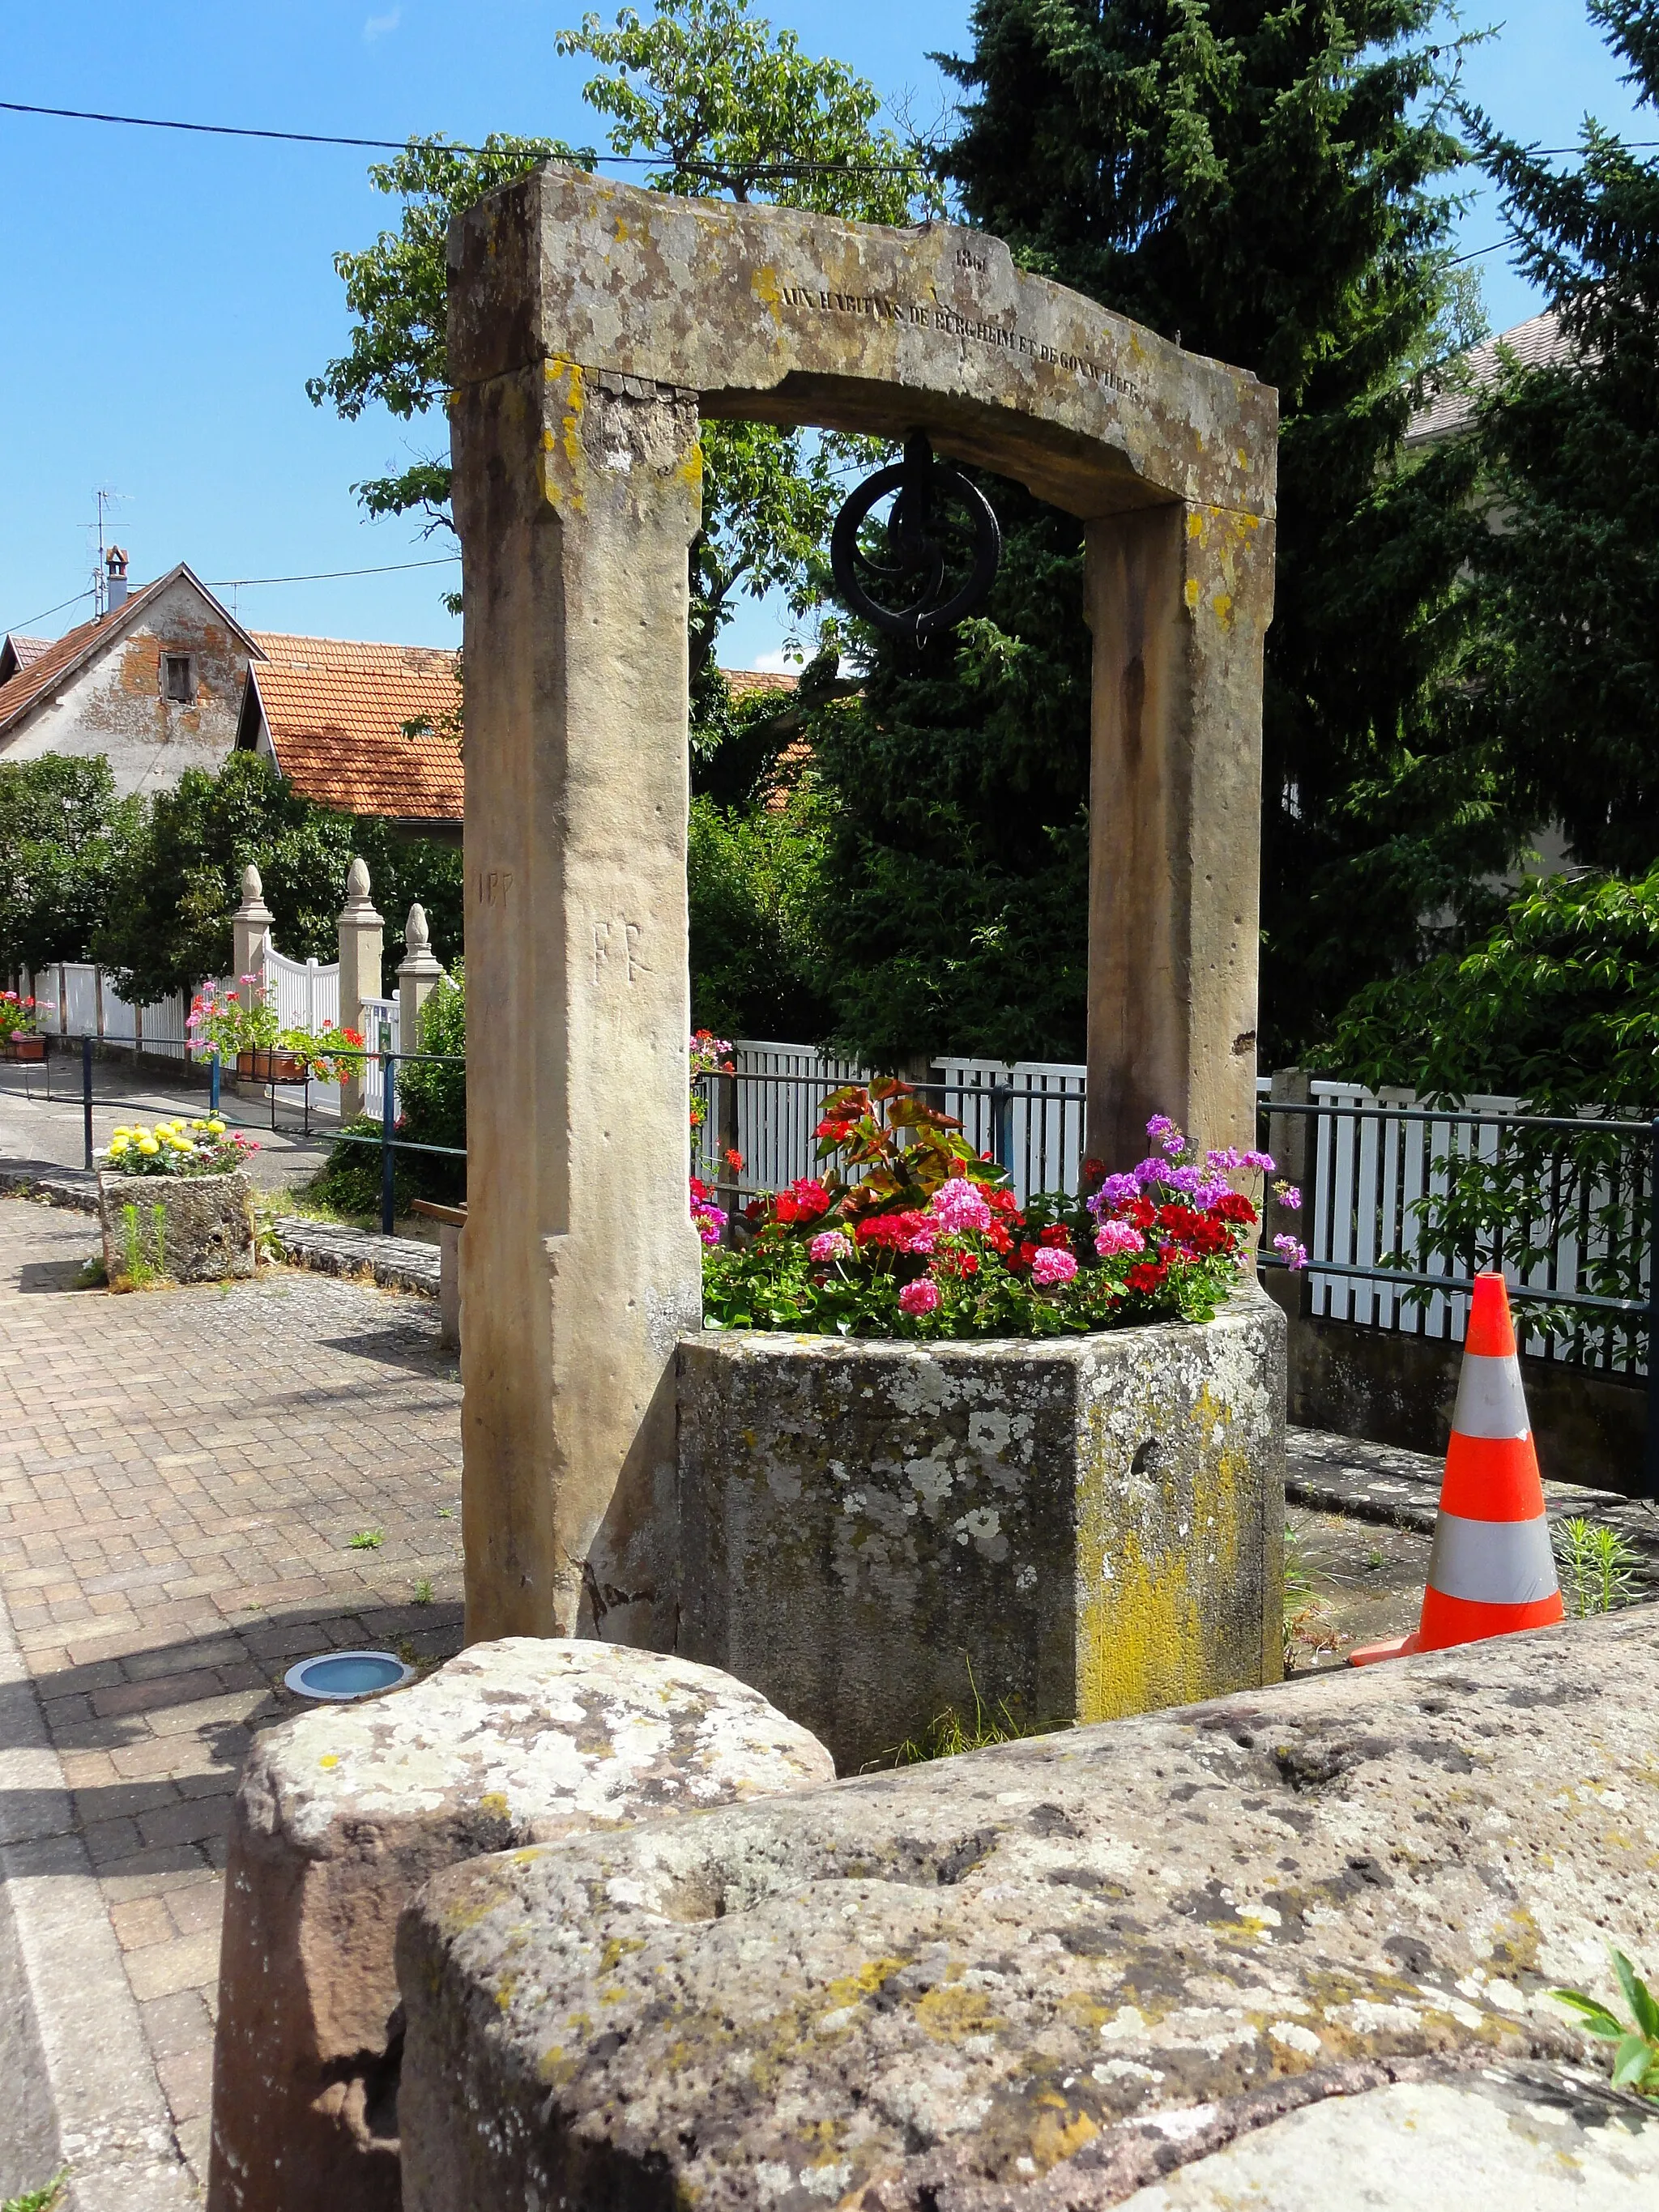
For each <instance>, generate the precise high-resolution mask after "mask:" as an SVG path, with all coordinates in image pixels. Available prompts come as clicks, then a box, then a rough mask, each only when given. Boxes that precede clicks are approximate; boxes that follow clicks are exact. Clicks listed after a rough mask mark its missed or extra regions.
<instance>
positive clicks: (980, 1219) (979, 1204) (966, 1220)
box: [927, 1176, 991, 1235]
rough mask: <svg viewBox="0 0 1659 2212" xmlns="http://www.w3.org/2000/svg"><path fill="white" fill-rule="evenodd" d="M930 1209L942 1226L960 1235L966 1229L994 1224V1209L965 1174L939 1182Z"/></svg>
mask: <svg viewBox="0 0 1659 2212" xmlns="http://www.w3.org/2000/svg"><path fill="white" fill-rule="evenodd" d="M927 1211H928V1212H929V1214H930V1215H931V1216H932V1217H933V1219H934V1220H935V1221H936V1222H938V1224H939V1227H940V1228H941V1229H944V1230H948V1231H951V1233H952V1234H955V1235H960V1233H961V1232H962V1231H963V1230H964V1229H976V1230H979V1231H985V1230H987V1229H988V1228H989V1227H990V1225H991V1209H990V1207H989V1206H987V1204H986V1203H985V1200H984V1199H983V1198H982V1197H981V1195H980V1193H979V1191H978V1190H977V1189H976V1188H975V1186H974V1185H973V1184H972V1183H971V1182H969V1180H968V1178H967V1176H951V1180H950V1181H949V1182H946V1183H943V1184H941V1185H940V1187H939V1189H938V1190H936V1191H935V1192H934V1193H933V1197H932V1199H931V1200H929V1202H928V1206H927Z"/></svg>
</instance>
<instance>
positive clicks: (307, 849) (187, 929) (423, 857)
mask: <svg viewBox="0 0 1659 2212" xmlns="http://www.w3.org/2000/svg"><path fill="white" fill-rule="evenodd" d="M358 854H361V855H362V859H363V860H365V861H366V862H367V863H368V872H369V880H370V883H371V885H372V886H373V890H374V898H375V901H376V902H377V904H378V905H379V907H380V911H381V913H383V914H384V915H386V918H387V921H388V922H389V924H390V925H391V927H390V931H389V935H391V936H392V937H394V938H395V936H396V934H397V932H398V928H399V927H400V925H401V922H402V919H403V916H404V914H406V913H407V911H408V909H409V907H410V903H411V902H413V901H414V900H416V899H419V900H420V901H421V902H422V904H423V905H424V906H425V908H426V910H427V919H428V922H429V923H430V925H431V930H432V947H433V951H435V952H436V953H437V955H438V957H439V958H440V959H441V960H444V961H446V962H453V961H454V960H456V959H457V958H459V954H460V950H461V945H460V937H461V903H462V876H461V856H460V854H459V851H457V850H455V849H454V848H452V847H448V846H443V845H439V844H437V843H435V842H433V841H432V840H431V839H428V838H416V839H410V840H404V839H402V838H400V837H399V836H398V834H397V832H396V831H395V830H394V829H392V824H391V823H389V822H386V821H385V820H383V819H381V818H380V817H374V816H354V815H350V814H339V813H336V812H334V811H332V810H331V808H328V807H325V806H316V805H313V804H312V803H311V801H310V800H308V799H302V798H301V796H300V794H299V793H297V792H296V791H295V789H294V787H293V786H292V785H291V784H289V783H288V782H287V781H285V780H284V779H283V777H282V776H280V775H278V774H277V773H276V769H274V768H273V767H272V765H271V763H270V762H269V761H267V760H264V759H262V758H261V757H259V756H258V754H256V753H252V752H234V753H233V754H232V755H231V757H230V758H229V759H228V761H227V762H226V763H225V765H224V767H223V768H222V769H220V770H219V771H218V772H217V774H216V775H209V774H208V773H207V772H206V770H205V769H186V770H185V773H184V775H181V776H180V777H179V781H178V783H177V785H176V786H175V787H174V788H173V790H172V791H167V792H161V793H158V794H157V796H156V798H155V800H154V802H153V804H152V806H151V810H150V814H149V821H148V823H147V824H146V825H145V826H144V829H143V834H142V835H140V836H137V837H135V838H134V839H133V840H132V842H131V844H130V845H129V846H128V847H127V848H126V849H125V853H124V854H123V856H122V860H121V863H120V866H119V867H118V870H117V871H116V872H115V875H114V878H113V882H112V890H111V896H110V899H109V902H108V909H107V915H106V920H105V921H104V922H103V925H102V927H100V929H99V930H98V931H97V932H96V933H94V940H93V957H94V958H95V959H97V960H99V961H100V962H101V963H103V965H104V966H105V967H106V968H107V969H109V970H110V971H111V973H112V975H113V977H114V979H115V984H116V987H117V989H118V991H119V992H120V994H121V995H122V996H123V997H124V998H125V999H129V1000H132V999H142V1000H155V999H160V998H165V997H166V996H167V994H168V993H169V992H173V991H182V992H185V993H186V994H188V993H189V992H191V991H192V990H193V989H194V988H195V987H196V986H197V984H198V983H200V982H202V981H204V980H205V979H206V978H208V977H210V976H216V975H224V974H226V973H227V971H228V968H229V965H230V958H231V930H230V915H231V912H232V910H233V908H234V907H235V906H236V905H237V904H238V903H239V902H240V898H241V878H242V871H243V869H244V868H246V866H247V865H248V863H249V862H250V861H252V862H253V864H254V865H255V866H257V867H258V870H259V873H260V878H261V881H262V882H263V884H264V895H265V902H266V904H267V905H268V906H269V907H270V910H271V913H272V914H273V915H275V917H276V923H275V927H274V929H273V931H272V935H273V937H274V938H275V939H276V945H277V948H278V950H279V951H283V952H284V953H286V954H287V955H288V957H289V958H290V959H304V958H306V957H308V956H309V957H316V958H318V959H319V960H332V959H333V958H334V957H336V955H337V947H338V935H337V927H336V925H337V919H338V915H339V911H340V906H341V902H342V901H343V898H344V896H345V880H346V873H347V871H348V870H349V867H350V866H351V862H352V860H353V858H354V856H356V855H358Z"/></svg>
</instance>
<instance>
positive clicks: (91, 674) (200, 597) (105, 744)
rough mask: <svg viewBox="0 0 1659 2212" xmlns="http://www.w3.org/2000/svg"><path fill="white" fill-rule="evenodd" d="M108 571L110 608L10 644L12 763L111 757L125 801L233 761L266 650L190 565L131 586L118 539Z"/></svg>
mask: <svg viewBox="0 0 1659 2212" xmlns="http://www.w3.org/2000/svg"><path fill="white" fill-rule="evenodd" d="M107 567H108V605H107V606H106V610H105V611H104V612H103V613H102V614H100V615H97V616H94V618H93V619H92V621H90V622H84V623H77V624H76V627H75V628H74V629H71V630H68V631H66V632H65V633H64V635H63V636H62V637H60V638H57V639H54V640H52V641H46V640H45V639H42V638H33V637H21V636H16V635H13V636H9V637H8V638H7V639H6V641H5V643H4V646H3V647H0V761H16V760H33V759H35V758H37V757H39V756H40V754H41V753H70V754H73V755H76V756H78V757H81V758H83V759H84V758H86V757H89V756H93V755H98V754H101V755H103V757H105V758H106V760H107V761H108V762H109V764H110V767H111V769H112V771H113V774H114V777H115V788H116V791H117V792H118V793H119V794H120V795H122V796H123V797H125V795H126V794H128V793H131V792H144V793H154V792H156V791H165V790H167V789H169V788H170V787H172V786H173V785H174V784H176V783H177V782H178V781H179V777H180V776H181V775H183V774H184V772H185V769H187V768H202V769H218V768H220V767H222V765H223V763H224V761H225V759H226V757H227V756H228V753H229V751H230V749H231V746H232V744H233V743H234V739H235V735H236V720H237V715H238V713H239V711H240V705H241V696H242V687H243V683H244V680H245V678H246V674H247V670H248V666H249V664H250V662H251V661H252V659H254V657H255V655H256V654H257V653H258V647H257V646H256V645H255V644H254V641H253V639H252V635H250V634H249V632H248V631H246V630H245V629H243V628H242V626H241V624H240V623H239V622H238V621H237V620H236V617H234V615H233V614H231V613H230V612H229V611H228V609H226V608H225V607H223V606H222V605H220V603H219V601H218V600H217V599H215V598H214V596H213V594H212V592H210V591H209V589H208V588H207V586H206V585H205V584H204V583H203V582H202V580H201V579H200V578H199V577H198V576H197V575H196V574H193V572H192V571H191V569H190V568H189V567H188V566H187V565H186V564H185V562H182V561H181V562H179V564H178V566H177V567H176V568H170V569H168V571H167V574H165V575H164V576H158V577H157V578H156V579H155V581H154V582H153V583H149V584H143V585H140V586H137V587H136V588H135V589H133V590H131V591H130V590H129V589H128V588H127V574H126V572H127V561H126V556H125V553H123V552H122V551H121V550H120V549H119V548H118V547H115V548H112V550H111V552H110V554H109V556H108V562H107Z"/></svg>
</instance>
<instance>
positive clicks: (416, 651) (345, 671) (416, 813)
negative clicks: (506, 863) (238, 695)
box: [248, 630, 464, 822]
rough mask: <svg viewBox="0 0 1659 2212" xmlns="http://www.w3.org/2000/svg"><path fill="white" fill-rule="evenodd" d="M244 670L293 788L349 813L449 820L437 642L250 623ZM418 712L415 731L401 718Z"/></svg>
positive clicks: (445, 680) (444, 691) (452, 780)
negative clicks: (251, 648)
mask: <svg viewBox="0 0 1659 2212" xmlns="http://www.w3.org/2000/svg"><path fill="white" fill-rule="evenodd" d="M254 641H255V643H256V644H257V645H258V647H259V649H260V651H261V652H262V653H264V655H265V659H264V660H263V661H257V662H255V663H254V665H253V666H252V668H250V669H249V671H248V683H249V685H250V687H251V689H252V690H253V691H254V692H255V694H256V695H257V696H258V703H259V707H260V709H261V711H262V712H263V714H264V722H265V727H266V729H267V731H268V732H270V743H271V750H272V751H273V752H274V753H275V754H276V765H277V767H278V768H279V769H281V770H282V772H283V775H285V776H287V777H288V779H289V781H290V782H291V783H292V784H293V785H294V787H295V790H296V791H298V792H300V793H301V794H302V795H303V796H304V797H305V798H307V799H314V800H316V801H317V802H318V803H319V805H325V806H337V807H339V808H341V809H342V810H343V811H344V812H346V813H349V814H382V815H386V816H388V817H391V818H392V820H394V821H404V822H414V821H421V822H459V820H460V819H461V817H462V814H463V811H464V805H463V793H464V785H463V781H462V775H461V752H460V747H459V744H457V742H456V740H455V738H453V737H449V736H447V735H445V734H444V732H445V727H446V725H447V723H450V722H453V719H454V716H455V714H456V712H457V710H458V709H459V706H460V692H459V687H458V685H457V683H456V669H457V665H458V656H457V655H456V654H455V653H447V652H445V651H444V650H443V649H442V648H441V647H437V646H427V645H359V644H355V643H351V642H349V641H346V640H343V639H341V638H332V637H290V636H287V635H282V634H281V633H276V632H271V631H265V630H260V631H256V632H255V635H254ZM420 720H425V721H426V722H427V724H428V728H427V729H426V730H425V731H423V732H422V733H420V734H419V735H417V736H413V737H411V736H409V735H408V734H406V733H405V731H404V724H405V723H406V722H416V721H420Z"/></svg>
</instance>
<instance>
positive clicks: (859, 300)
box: [778, 284, 1140, 399]
mask: <svg viewBox="0 0 1659 2212" xmlns="http://www.w3.org/2000/svg"><path fill="white" fill-rule="evenodd" d="M778 297H779V298H780V300H781V301H782V302H783V304H784V306H785V307H805V308H809V309H811V310H812V311H814V312H815V313H818V314H824V315H849V316H855V317H860V318H865V319H869V320H872V321H874V322H879V323H902V324H904V325H907V327H908V328H911V329H915V330H923V331H939V334H940V336H941V337H950V338H970V339H972V340H973V341H974V342H975V343H976V344H979V345H987V346H992V347H994V348H996V349H999V350H1000V351H1003V352H1006V353H1012V354H1017V355H1021V356H1024V358H1025V359H1026V360H1028V361H1037V362H1052V363H1053V365H1054V367H1055V368H1060V369H1064V370H1066V371H1069V373H1070V374H1073V375H1074V376H1080V377H1082V378H1083V379H1084V380H1085V382H1087V383H1091V384H1097V385H1099V386H1101V388H1102V390H1103V391H1106V392H1118V393H1120V394H1121V396H1122V397H1123V398H1127V399H1138V398H1139V397H1140V393H1139V390H1138V389H1137V387H1136V386H1134V385H1133V384H1132V383H1130V381H1129V380H1128V379H1127V377H1126V376H1124V375H1123V374H1121V372H1120V371H1119V370H1117V369H1115V368H1108V367H1105V366H1103V364H1102V363H1101V362H1097V361H1091V360H1090V359H1089V358H1088V357H1087V356H1086V355H1084V354H1078V353H1068V352H1066V350H1065V349H1063V348H1062V347H1060V346H1051V345H1048V344H1044V343H1041V342H1040V341H1039V340H1037V339H1035V338H1030V337H1026V335H1025V333H1024V331H1019V330H1016V329H1014V328H1013V327H1012V325H1009V324H1006V323H992V322H986V321H982V320H976V319H975V317H973V316H972V315H964V314H962V313H958V311H957V309H956V308H955V307H940V306H939V303H938V301H923V300H897V299H894V298H892V297H890V295H887V294H885V293H882V292H841V291H836V290H835V289H832V288H830V287H828V286H823V285H817V284H781V285H780V286H779V288H778Z"/></svg>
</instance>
